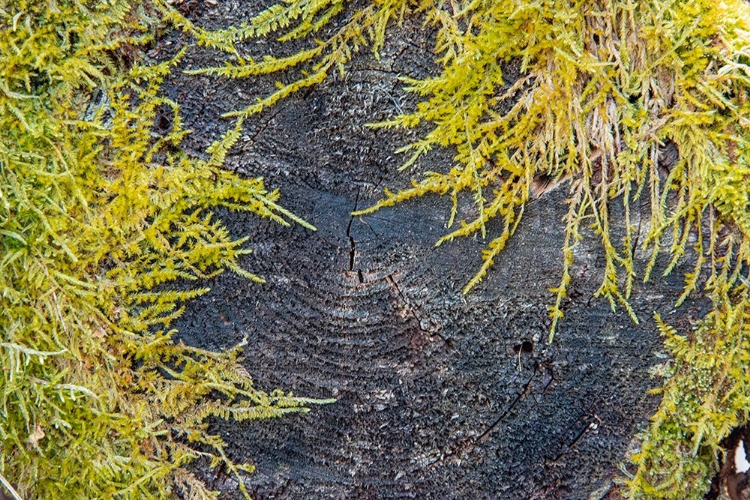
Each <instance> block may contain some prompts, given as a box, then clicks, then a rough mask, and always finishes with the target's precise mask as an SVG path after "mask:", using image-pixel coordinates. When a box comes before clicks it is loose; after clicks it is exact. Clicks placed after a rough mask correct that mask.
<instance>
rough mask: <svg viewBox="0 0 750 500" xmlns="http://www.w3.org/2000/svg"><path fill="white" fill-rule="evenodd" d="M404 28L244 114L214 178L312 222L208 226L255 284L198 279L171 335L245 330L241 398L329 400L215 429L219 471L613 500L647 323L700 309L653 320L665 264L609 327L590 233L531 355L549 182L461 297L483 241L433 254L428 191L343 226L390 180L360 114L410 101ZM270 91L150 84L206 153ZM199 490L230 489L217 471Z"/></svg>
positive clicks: (396, 179) (312, 493)
mask: <svg viewBox="0 0 750 500" xmlns="http://www.w3.org/2000/svg"><path fill="white" fill-rule="evenodd" d="M227 4H231V2H227ZM247 8H248V9H251V7H247ZM217 9H225V10H214V11H211V10H205V11H203V10H200V9H199V10H198V11H197V12H195V13H194V16H195V17H196V20H197V21H198V22H202V23H204V24H206V23H207V24H211V23H214V24H216V25H221V24H226V23H227V22H228V19H227V18H226V17H225V18H221V16H222V15H227V12H229V10H227V9H229V8H228V7H226V6H220V7H217ZM419 33H420V30H419V27H418V26H409V25H408V24H407V26H405V27H404V28H403V29H401V30H400V31H399V38H398V40H397V42H396V43H395V44H394V46H392V47H391V48H390V49H389V50H388V51H386V52H385V53H384V55H383V58H382V59H381V61H379V62H374V61H371V60H370V59H369V58H367V57H364V58H363V60H362V61H361V62H359V63H357V64H356V65H355V67H353V68H352V69H351V70H350V71H349V73H348V75H347V76H346V78H344V79H336V80H333V81H331V82H328V83H326V84H325V85H323V86H321V87H320V88H317V89H315V90H313V91H311V92H309V93H307V94H306V95H298V96H295V97H293V98H291V99H288V100H287V101H285V102H283V103H282V104H281V105H279V106H278V107H277V108H275V109H273V110H269V111H268V112H266V113H264V114H263V115H261V116H259V117H257V119H255V120H253V121H252V122H251V123H249V124H248V126H247V129H246V130H245V133H244V134H245V137H244V138H243V139H242V140H241V143H240V145H239V146H238V147H237V148H236V150H235V151H233V152H232V154H231V155H230V157H229V159H228V165H229V167H230V168H233V169H235V170H237V171H239V172H243V173H247V174H248V175H253V176H255V175H263V176H264V177H265V178H266V183H267V185H268V186H269V187H273V188H280V189H281V191H282V195H283V198H282V203H283V204H284V206H285V207H287V208H289V209H291V210H292V211H293V212H295V213H296V214H298V215H300V216H301V217H303V218H305V219H306V220H308V221H310V222H312V223H313V224H314V225H315V226H316V227H317V228H318V231H317V232H314V233H313V232H309V231H307V230H305V229H303V228H301V227H291V228H284V227H280V226H279V225H276V224H272V223H269V222H265V221H259V220H257V219H256V218H253V217H250V216H247V215H245V214H236V213H224V214H222V218H223V220H224V221H225V223H226V224H227V225H228V226H229V227H230V229H231V230H232V231H233V233H234V234H235V235H237V236H244V235H249V236H251V242H252V245H251V246H252V248H253V249H254V253H253V254H252V255H249V256H247V257H246V258H245V260H244V261H243V265H244V266H245V268H246V269H248V270H250V271H252V272H254V273H257V274H259V275H260V276H263V277H264V278H265V279H266V280H267V283H266V284H265V285H261V286H259V285H257V284H254V283H251V282H249V281H246V280H243V279H242V278H239V277H237V276H233V275H230V274H226V275H223V276H221V277H219V278H216V279H214V280H212V281H211V282H210V284H209V286H211V287H212V291H211V292H210V293H209V294H208V295H206V296H204V297H202V298H200V299H198V300H196V301H193V302H191V303H190V304H189V305H188V308H187V311H186V313H185V315H184V316H183V317H182V318H181V319H180V320H179V321H178V322H177V323H176V324H175V325H174V326H175V327H176V328H178V329H179V331H180V338H181V339H182V340H184V341H185V342H187V343H190V344H194V345H199V346H202V347H209V348H213V349H220V348H224V347H228V346H230V345H233V344H235V343H237V342H239V341H240V340H241V339H242V338H243V337H244V336H247V338H248V341H249V345H248V348H247V354H248V357H247V360H246V365H247V368H248V370H249V371H250V373H251V374H253V376H254V378H255V380H256V383H257V385H258V386H259V387H262V388H264V389H273V388H276V387H282V388H284V389H286V390H292V391H294V392H295V394H299V395H305V396H313V397H331V396H333V397H336V398H337V399H338V402H337V403H336V404H333V405H328V406H324V407H318V408H313V410H312V411H311V412H310V413H308V414H306V415H301V416H292V417H290V418H284V419H281V420H275V421H261V422H252V423H243V424H236V423H225V422H217V423H216V429H217V430H220V432H221V433H222V435H224V437H225V439H226V440H227V441H228V442H229V443H231V446H230V450H231V453H232V454H233V455H234V457H235V458H237V459H248V460H252V461H253V462H254V463H255V464H256V465H257V471H256V473H255V474H253V475H251V476H249V477H248V482H249V484H250V486H251V490H252V493H253V496H254V498H256V499H259V500H260V499H265V498H285V499H286V498H288V499H299V498H373V499H380V498H383V499H391V498H393V499H395V498H447V499H450V498H457V499H458V498H503V499H511V500H512V499H527V498H534V499H547V498H565V499H579V498H581V499H585V498H603V497H605V496H606V495H608V494H609V495H614V493H613V490H612V489H611V488H610V485H611V479H612V477H613V475H614V474H615V472H616V469H617V465H618V463H620V462H621V461H622V460H623V459H624V458H625V453H626V449H627V448H628V446H629V443H630V442H631V439H632V437H633V435H634V434H635V432H636V431H637V430H638V429H640V428H642V427H643V426H644V425H646V422H647V419H648V416H649V414H650V413H651V412H652V411H653V409H654V408H655V404H656V403H657V400H656V399H655V398H654V397H652V396H648V395H647V390H648V389H649V388H652V387H654V386H656V385H658V381H655V380H651V379H650V377H649V374H648V369H649V367H651V366H653V365H655V364H657V363H659V362H661V361H662V359H661V358H660V357H659V352H660V351H661V349H662V348H661V344H660V341H659V339H658V335H657V333H656V329H655V326H654V324H653V322H652V321H651V319H650V318H651V313H652V312H653V311H654V310H658V311H660V312H661V313H662V314H663V315H664V318H665V319H666V320H667V321H672V320H674V319H675V318H676V317H677V316H680V317H685V316H687V315H689V314H698V313H697V312H696V310H697V309H696V308H697V307H698V305H696V304H692V303H691V304H688V305H686V306H683V307H682V308H681V309H680V311H678V313H675V314H672V313H671V307H672V304H673V303H674V300H676V298H677V297H678V296H679V294H680V292H681V289H682V281H681V279H682V278H681V274H680V272H679V270H678V271H676V272H675V273H673V275H672V276H671V277H669V278H667V279H658V280H656V282H655V283H651V284H648V286H645V285H638V286H637V289H636V291H635V292H634V300H633V302H634V307H635V310H636V312H637V313H638V316H639V318H640V319H641V320H642V322H641V324H640V325H635V324H633V323H632V322H631V321H630V320H629V319H628V317H627V315H625V314H624V313H623V312H622V311H620V312H618V313H616V314H613V313H612V312H611V311H610V309H609V305H608V304H606V303H604V302H603V301H601V300H591V295H592V293H593V292H594V291H595V290H596V288H597V287H598V285H599V282H600V279H601V272H602V268H603V256H602V252H601V250H600V249H599V247H598V245H597V243H596V240H595V239H594V238H589V239H587V240H585V241H584V242H583V243H582V245H581V247H580V248H579V250H578V251H577V259H578V260H577V264H576V267H575V269H574V271H575V272H574V276H573V283H572V285H571V288H570V297H569V300H568V302H567V304H566V305H565V312H566V317H565V319H564V320H563V321H561V323H560V325H559V330H558V332H557V336H556V338H555V341H554V343H553V344H552V345H547V344H545V343H544V340H545V339H546V335H547V330H548V327H549V320H548V317H547V306H549V305H551V304H552V302H553V299H554V297H553V296H552V294H550V293H549V292H548V288H549V287H552V286H556V285H557V284H558V280H559V277H560V267H561V250H560V248H561V245H562V241H563V234H562V222H561V219H562V217H563V215H564V214H565V210H566V207H565V203H564V199H565V192H564V189H563V188H560V189H556V190H554V191H552V192H550V193H549V194H547V195H545V196H543V197H542V198H541V199H539V200H536V201H534V202H532V203H531V204H529V206H528V207H527V210H526V214H525V216H524V222H523V223H522V224H521V226H520V228H519V230H518V232H517V234H516V235H515V236H514V237H513V238H512V240H511V241H510V243H509V245H508V247H507V249H506V250H505V251H504V253H503V254H502V256H501V258H499V259H498V263H497V265H496V266H495V267H494V268H493V269H492V270H491V271H490V273H489V275H488V278H487V279H486V280H485V282H483V283H482V284H481V285H480V286H479V287H477V288H476V289H475V290H474V291H473V292H472V293H471V294H470V295H468V296H463V295H462V294H461V287H462V286H463V285H464V284H465V283H466V282H467V281H468V280H469V279H470V278H471V277H472V276H473V274H474V273H475V272H476V270H477V269H478V267H479V265H480V264H481V251H482V249H483V248H484V245H485V244H486V242H483V241H481V239H480V238H475V239H463V240H461V241H456V242H454V243H451V244H445V245H443V246H441V247H439V248H435V247H434V243H435V241H436V240H437V239H438V238H439V237H440V236H442V235H443V234H445V232H446V228H445V223H446V220H447V216H448V211H449V202H448V200H444V199H439V198H436V197H429V198H425V199H421V200H418V201H415V202H412V203H409V204H405V205H402V206H399V207H395V208H392V209H385V210H382V211H380V212H378V213H376V214H374V215H372V216H367V217H361V218H358V217H357V218H353V217H352V216H351V215H350V213H351V211H352V210H354V209H356V208H362V207H365V206H368V204H370V203H372V202H374V201H375V200H376V199H377V197H378V196H379V195H380V194H381V193H382V188H383V187H384V185H385V184H386V180H385V179H387V184H388V185H389V186H391V187H398V186H406V185H407V183H408V181H409V176H410V175H411V174H410V173H408V172H407V173H397V172H396V167H397V166H398V162H399V158H396V157H394V155H393V153H392V151H393V150H394V149H396V148H397V147H398V146H399V145H401V144H403V143H404V142H406V141H408V137H407V136H406V135H402V136H399V135H398V134H391V133H388V132H385V131H380V130H372V129H368V128H366V127H365V123H367V122H371V121H376V120H378V119H382V118H385V117H387V116H392V115H393V114H394V113H395V112H396V111H397V110H398V108H399V107H408V106H409V105H410V103H411V101H410V99H411V98H410V97H408V96H405V95H404V94H403V92H402V91H401V90H400V83H399V82H398V81H397V80H396V75H397V74H412V76H414V75H417V74H424V73H425V72H426V71H429V69H430V68H431V62H430V61H431V59H432V56H431V55H430V52H429V50H430V46H431V44H430V41H429V39H427V38H426V37H425V38H420V36H419ZM215 56H216V54H214V53H211V52H208V51H204V52H201V51H197V52H195V55H194V56H192V59H191V60H189V61H188V64H189V65H190V66H191V67H200V66H208V65H210V64H214V63H215V62H216V60H215ZM268 85H269V82H267V81H262V80H261V81H259V82H225V81H217V80H213V79H209V78H196V77H184V76H180V75H176V76H175V78H174V80H173V83H172V85H171V86H170V87H169V93H170V95H171V96H172V97H173V98H175V99H176V100H177V101H178V102H180V103H181V104H182V109H183V112H184V114H185V117H186V122H187V125H188V127H189V128H191V129H193V130H194V131H195V133H194V134H193V136H192V138H191V139H190V140H191V141H192V142H191V144H190V148H191V149H192V150H193V151H196V152H200V151H201V150H202V148H205V146H206V145H207V144H209V143H210V141H211V140H212V139H214V138H216V137H217V136H218V135H219V134H221V133H222V132H223V131H224V130H225V129H226V127H228V123H227V122H226V121H224V120H222V119H221V118H219V114H220V113H221V112H225V111H229V110H232V109H237V108H239V107H241V106H242V105H243V103H246V102H249V99H251V97H252V94H253V92H255V91H262V90H263V89H264V88H267V87H268ZM196 154H199V153H196ZM450 161H451V153H450V151H437V152H435V154H433V155H431V156H430V157H429V158H428V159H427V160H426V161H425V162H424V163H423V164H422V168H424V169H425V170H441V169H445V168H447V167H448V166H450ZM462 210H463V214H464V215H467V214H469V213H470V212H471V207H470V206H466V207H462ZM488 229H489V234H490V235H491V234H493V231H497V229H498V227H495V226H493V225H490V227H489V228H488ZM207 477H209V479H210V481H211V482H212V484H213V485H214V487H216V488H220V489H222V490H223V491H225V492H226V496H227V498H234V497H237V495H236V493H233V492H232V489H233V486H234V485H233V482H232V480H231V479H229V478H227V477H225V476H224V475H221V474H220V475H215V476H207Z"/></svg>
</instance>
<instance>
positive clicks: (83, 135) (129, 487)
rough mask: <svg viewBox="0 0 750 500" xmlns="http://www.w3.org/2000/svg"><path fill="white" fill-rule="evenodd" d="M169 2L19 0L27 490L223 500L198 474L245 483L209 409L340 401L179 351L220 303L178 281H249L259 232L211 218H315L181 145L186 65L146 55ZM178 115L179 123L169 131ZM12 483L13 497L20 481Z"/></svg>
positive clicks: (12, 396) (224, 412)
mask: <svg viewBox="0 0 750 500" xmlns="http://www.w3.org/2000/svg"><path fill="white" fill-rule="evenodd" d="M156 7H157V6H156V5H155V4H154V3H152V2H150V1H142V2H132V1H125V0H122V1H119V0H112V1H107V2H99V1H93V0H91V1H82V2H67V1H54V0H51V1H44V2H39V1H36V0H28V1H26V0H0V129H2V134H0V332H1V333H2V339H1V340H0V365H1V366H2V367H3V370H2V372H0V439H1V440H2V453H1V454H0V471H1V472H2V475H0V477H2V478H4V479H5V480H6V481H7V482H9V483H10V484H11V485H12V487H13V488H14V489H15V490H16V492H17V494H20V495H21V497H23V498H26V499H32V498H66V499H68V498H69V499H77V498H86V499H89V498H133V499H136V498H137V499H141V498H154V497H162V498H166V497H175V495H178V494H179V495H182V498H193V499H201V498H215V494H214V493H212V492H211V491H210V490H209V489H208V488H207V487H206V486H205V484H203V483H202V481H201V480H199V479H198V478H197V477H196V476H194V475H193V474H192V473H191V472H190V471H189V470H188V469H186V468H185V466H186V465H187V464H189V463H190V462H193V461H195V460H197V459H201V460H203V461H205V463H206V465H208V466H210V467H222V468H223V469H224V470H226V471H227V472H229V473H230V474H233V475H234V476H235V477H236V479H237V481H238V482H239V485H240V489H241V490H242V491H243V492H244V493H245V494H246V491H245V487H244V485H243V473H244V472H250V471H252V469H253V467H252V465H250V464H242V463H235V462H234V461H233V460H232V459H231V458H230V457H229V456H228V455H227V453H226V451H225V449H224V443H223V441H222V439H221V438H220V437H219V436H218V435H214V434H211V433H210V432H209V430H208V421H207V419H208V418H209V417H218V418H224V419H229V418H231V419H236V420H246V419H258V418H268V417H276V416H281V415H284V414H288V413H294V412H302V411H307V408H306V406H307V405H308V404H310V403H320V402H324V401H317V400H310V399H306V398H299V397H294V396H293V395H292V394H290V393H284V392H282V391H278V390H277V391H274V392H272V393H266V392H263V391H260V390H258V389H256V388H255V387H254V385H253V382H252V379H251V377H250V375H249V374H248V373H247V372H246V370H245V369H244V368H243V366H242V364H241V362H240V361H241V360H240V357H239V356H240V350H241V347H242V346H238V347H236V348H234V349H231V350H229V351H227V352H223V353H214V352H210V351H206V350H203V349H196V348H191V347H187V346H185V345H183V344H175V342H174V341H173V339H172V338H173V334H174V330H170V329H169V325H170V322H171V321H172V320H173V319H174V318H176V317H177V316H178V315H179V314H180V313H181V312H182V307H181V304H182V303H183V302H184V301H186V300H189V299H191V298H193V297H195V296H197V295H200V294H202V293H205V292H206V291H207V289H206V288H201V287H200V285H198V286H196V287H193V288H192V289H186V287H184V286H182V287H180V290H177V289H175V288H174V286H171V287H170V285H169V284H170V283H173V282H174V281H175V280H181V281H182V282H197V281H198V280H200V279H205V278H208V277H211V276H215V275H217V274H219V273H221V272H222V271H223V270H225V269H230V270H232V271H234V272H236V273H238V274H240V275H242V276H245V277H247V278H249V279H253V280H255V281H262V280H261V279H260V278H259V277H257V276H255V275H253V274H251V273H249V272H247V271H245V270H243V269H242V268H241V267H240V265H239V262H238V261H239V258H240V256H242V255H244V254H247V253H249V252H250V250H249V249H247V248H246V239H239V240H237V239H232V238H231V237H230V236H229V234H228V231H227V229H226V228H225V227H224V226H223V225H222V223H221V222H220V221H218V220H215V218H214V217H213V214H212V210H213V209H214V208H216V207H226V208H229V209H232V210H244V211H249V212H253V213H255V214H257V215H259V216H261V217H266V218H270V219H272V220H275V221H276V222H278V223H280V224H284V225H288V224H289V221H294V222H296V223H300V224H302V225H304V226H306V227H308V228H310V229H313V228H311V226H309V225H308V224H306V223H305V222H304V221H302V220H300V219H298V218H297V217H295V216H294V215H292V214H291V213H289V212H287V211H286V210H284V209H283V208H281V207H280V206H279V205H278V204H277V201H278V198H279V195H278V193H277V192H269V191H268V190H266V189H265V187H264V186H263V181H262V179H240V178H238V177H236V176H234V175H231V174H229V173H227V172H225V171H223V170H221V169H220V168H218V167H219V166H220V165H221V161H222V150H221V148H220V147H216V148H213V149H212V153H213V155H212V156H211V158H210V159H208V160H207V161H203V160H196V159H192V158H188V157H187V156H186V155H185V154H184V153H182V152H181V151H180V149H179V145H180V142H181V140H182V138H183V137H184V136H185V134H187V131H186V130H185V129H184V128H183V127H182V123H181V121H180V114H179V107H178V105H177V104H176V103H174V102H172V101H170V100H169V99H167V98H165V97H162V96H160V94H159V88H160V85H161V82H162V79H163V78H164V77H165V75H167V74H169V72H170V71H172V70H173V67H174V65H175V64H177V63H178V62H179V60H180V58H181V57H182V53H180V54H178V55H177V56H175V57H174V58H172V59H170V60H168V61H166V62H163V63H160V64H152V63H150V62H149V61H147V60H146V59H144V58H143V50H142V47H143V46H144V45H145V44H147V43H150V42H151V41H152V33H154V32H156V31H158V30H159V29H162V28H163V27H164V26H165V24H164V21H163V20H162V19H161V15H160V13H159V11H158V10H157V9H156ZM164 110H169V111H170V113H171V115H172V116H173V118H172V123H171V125H170V126H168V127H159V126H157V125H158V124H155V123H156V120H157V115H159V113H162V112H164ZM6 481H4V483H6V486H8V484H7V482H6Z"/></svg>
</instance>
